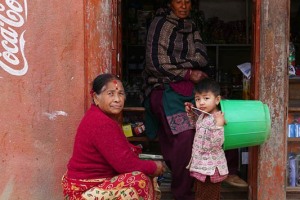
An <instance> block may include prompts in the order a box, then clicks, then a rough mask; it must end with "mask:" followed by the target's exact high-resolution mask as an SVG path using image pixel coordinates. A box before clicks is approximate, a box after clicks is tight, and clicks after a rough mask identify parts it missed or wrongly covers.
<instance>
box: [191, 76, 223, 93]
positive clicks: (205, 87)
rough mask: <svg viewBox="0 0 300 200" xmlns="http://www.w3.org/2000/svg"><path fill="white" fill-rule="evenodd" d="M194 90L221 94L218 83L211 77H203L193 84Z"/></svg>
mask: <svg viewBox="0 0 300 200" xmlns="http://www.w3.org/2000/svg"><path fill="white" fill-rule="evenodd" d="M195 92H197V93H202V92H212V93H213V94H214V95H215V96H219V95H221V89H220V85H219V83H218V82H217V81H215V80H214V79H211V78H205V79H202V80H201V81H199V82H198V83H197V84H196V85H195Z"/></svg>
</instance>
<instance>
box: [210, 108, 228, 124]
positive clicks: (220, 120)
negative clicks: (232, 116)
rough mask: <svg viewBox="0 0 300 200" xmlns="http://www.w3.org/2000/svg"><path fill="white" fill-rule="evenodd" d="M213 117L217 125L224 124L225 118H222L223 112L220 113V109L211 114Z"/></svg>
mask: <svg viewBox="0 0 300 200" xmlns="http://www.w3.org/2000/svg"><path fill="white" fill-rule="evenodd" d="M213 117H214V118H215V120H216V125H217V126H224V125H225V124H226V120H225V118H224V113H222V112H221V111H218V112H215V113H214V114H213Z"/></svg>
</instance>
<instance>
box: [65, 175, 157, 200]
mask: <svg viewBox="0 0 300 200" xmlns="http://www.w3.org/2000/svg"><path fill="white" fill-rule="evenodd" d="M62 186H63V194H64V199H66V200H67V199H68V200H75V199H76V200H127V199H128V200H154V199H155V198H156V197H155V191H154V188H153V184H152V181H151V179H150V178H149V177H148V176H146V175H145V174H143V173H141V172H138V171H136V172H132V173H126V174H120V175H118V176H115V177H112V178H103V179H71V178H68V177H66V175H64V176H63V177H62Z"/></svg>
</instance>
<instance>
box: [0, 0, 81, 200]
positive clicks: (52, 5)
mask: <svg viewBox="0 0 300 200" xmlns="http://www.w3.org/2000/svg"><path fill="white" fill-rule="evenodd" d="M83 12H84V9H83V1H75V0H68V1H61V0H51V1H41V0H30V1H29V0H18V1H11V0H1V1H0V63H1V64H0V93H1V95H0V113H1V116H0V127H1V128H0V173H1V175H0V177H1V178H0V180H1V181H0V199H5V200H6V199H62V190H61V185H60V179H61V176H62V175H63V173H64V172H65V170H66V163H67V161H68V159H69V157H70V155H71V151H72V146H73V139H74V133H75V130H76V126H77V124H78V123H79V120H80V119H81V117H82V115H83V113H84V81H85V75H84V14H83ZM22 36H23V38H24V41H23V42H24V43H22ZM22 49H24V52H23V53H22ZM5 56H6V57H5ZM26 62H27V63H28V65H26ZM2 63H4V64H5V65H6V66H4V64H2ZM7 69H9V70H7ZM22 69H24V70H23V71H22ZM25 69H26V70H25Z"/></svg>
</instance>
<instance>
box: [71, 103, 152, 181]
mask: <svg viewBox="0 0 300 200" xmlns="http://www.w3.org/2000/svg"><path fill="white" fill-rule="evenodd" d="M155 170H156V164H155V163H154V161H148V160H141V159H139V158H138V156H137V155H136V154H135V153H134V152H133V151H132V149H131V144H130V143H129V142H128V141H127V139H126V137H125V135H124V133H123V131H122V128H121V127H120V125H119V124H118V123H117V122H116V121H115V120H113V119H111V118H110V117H108V116H107V115H106V114H104V113H103V112H102V111H101V110H100V109H99V108H98V107H96V106H95V105H92V106H91V108H90V109H89V110H88V111H87V112H86V114H85V116H84V117H83V119H82V120H81V123H80V125H79V127H78V129H77V134H76V137H75V144H74V149H73V155H72V157H71V159H70V161H69V164H68V177H69V178H74V179H94V178H108V177H113V176H115V175H118V174H122V173H127V172H132V171H141V172H143V173H145V174H147V175H151V174H153V173H154V172H155Z"/></svg>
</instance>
